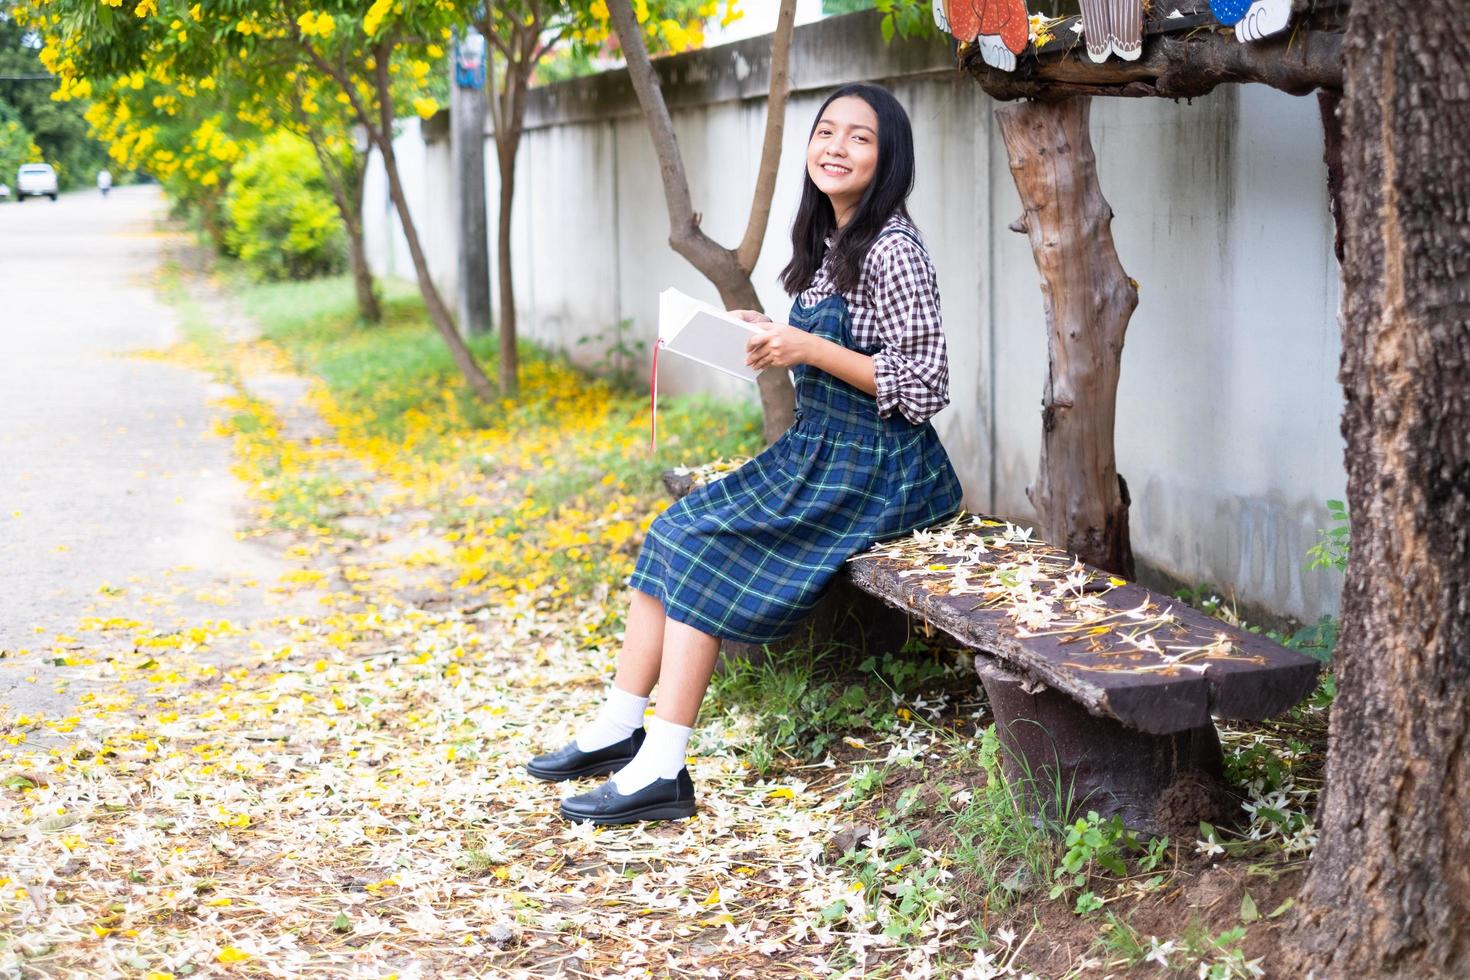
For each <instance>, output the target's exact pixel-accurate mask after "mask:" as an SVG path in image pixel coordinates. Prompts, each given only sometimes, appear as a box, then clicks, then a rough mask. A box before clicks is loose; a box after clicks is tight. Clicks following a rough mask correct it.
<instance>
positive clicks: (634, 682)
mask: <svg viewBox="0 0 1470 980" xmlns="http://www.w3.org/2000/svg"><path fill="white" fill-rule="evenodd" d="M632 591H633V599H632V601H631V602H630V603H629V604H628V619H627V627H626V628H625V629H624V631H623V649H622V652H620V653H619V654H618V670H617V673H616V674H614V675H613V686H614V687H616V688H619V689H620V690H624V691H627V692H628V693H629V694H636V695H638V696H639V697H645V698H646V697H648V693H649V692H650V691H652V690H653V685H654V684H656V683H657V682H658V675H659V663H660V661H661V660H662V658H663V649H664V623H665V621H666V620H667V617H666V616H665V615H664V607H663V604H662V603H660V602H659V601H658V600H657V599H655V598H654V597H653V596H651V595H649V594H648V593H647V592H641V591H639V590H638V589H633V590H632Z"/></svg>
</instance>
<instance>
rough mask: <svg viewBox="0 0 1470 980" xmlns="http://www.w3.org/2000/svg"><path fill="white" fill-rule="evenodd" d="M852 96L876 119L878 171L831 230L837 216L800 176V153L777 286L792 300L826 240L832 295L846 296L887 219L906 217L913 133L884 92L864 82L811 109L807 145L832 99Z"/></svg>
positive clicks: (911, 178) (817, 262)
mask: <svg viewBox="0 0 1470 980" xmlns="http://www.w3.org/2000/svg"><path fill="white" fill-rule="evenodd" d="M850 95H852V96H857V97H858V98H860V99H862V100H863V101H864V102H866V103H867V104H868V105H869V106H871V107H872V109H873V113H874V114H875V115H877V117H878V166H877V168H876V169H875V170H874V172H873V180H872V182H871V183H870V184H868V189H867V190H866V191H864V192H863V196H862V200H860V201H858V205H857V208H856V209H855V210H854V211H853V215H852V218H851V220H849V221H848V223H847V224H846V225H845V226H843V228H842V230H841V231H840V232H838V231H837V215H836V214H835V213H834V212H833V210H832V201H831V199H830V198H828V197H827V195H826V194H824V193H822V192H821V191H820V190H818V189H817V185H816V184H815V183H813V182H812V175H811V174H810V173H807V172H806V155H805V153H803V154H802V184H801V204H800V205H798V207H797V209H796V220H795V221H794V222H792V225H791V262H790V263H789V264H788V265H787V266H786V268H785V269H782V270H781V285H782V286H783V287H785V289H786V292H787V293H788V294H790V295H792V296H794V295H796V294H797V293H800V292H801V291H802V290H804V289H806V288H807V287H808V286H810V285H811V282H812V278H813V277H814V276H815V275H816V274H817V270H818V269H820V268H821V267H822V260H823V259H824V258H825V257H826V254H827V244H826V239H827V238H828V236H835V239H834V241H833V242H832V268H831V277H832V285H833V286H834V287H835V288H836V289H837V291H838V292H843V293H845V292H849V291H851V290H852V289H854V288H855V287H856V286H857V283H858V276H859V274H860V273H861V272H862V268H863V259H864V258H866V257H867V254H868V248H869V247H870V246H871V245H872V244H873V240H874V239H875V238H877V237H878V233H879V232H880V231H882V230H883V226H884V225H885V224H887V223H888V219H889V218H891V217H892V216H893V215H894V214H895V213H898V214H901V215H903V216H904V217H905V218H906V217H908V208H907V206H906V203H905V202H907V200H908V196H909V193H910V192H911V191H912V190H913V189H914V132H913V128H912V127H911V126H910V125H909V116H908V113H906V112H904V110H903V106H902V105H900V104H899V102H898V100H897V99H895V98H894V97H893V94H892V93H891V92H889V91H888V90H887V89H885V88H881V87H879V86H877V85H869V84H866V83H856V84H853V85H844V86H842V87H841V88H839V89H838V90H837V91H835V92H833V93H832V94H831V95H829V96H827V101H826V102H823V103H822V107H821V108H820V109H818V110H817V117H816V119H814V120H812V128H811V132H809V133H807V144H808V145H810V144H811V138H812V134H813V133H815V132H816V131H817V123H819V122H821V120H822V115H823V114H824V113H826V111H827V107H828V106H829V105H831V104H832V103H833V102H834V101H836V100H837V99H841V98H844V97H846V96H850Z"/></svg>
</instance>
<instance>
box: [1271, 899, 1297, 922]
mask: <svg viewBox="0 0 1470 980" xmlns="http://www.w3.org/2000/svg"><path fill="white" fill-rule="evenodd" d="M1295 904H1296V899H1294V898H1288V899H1287V900H1286V901H1284V902H1282V903H1281V904H1280V905H1278V906H1276V908H1275V909H1273V910H1272V911H1270V912H1267V913H1266V918H1268V919H1275V918H1278V917H1280V916H1281V915H1282V914H1284V913H1285V912H1286V910H1287V909H1289V908H1291V907H1292V906H1293V905H1295Z"/></svg>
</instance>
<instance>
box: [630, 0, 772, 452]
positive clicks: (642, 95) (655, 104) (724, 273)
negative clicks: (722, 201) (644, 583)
mask: <svg viewBox="0 0 1470 980" xmlns="http://www.w3.org/2000/svg"><path fill="white" fill-rule="evenodd" d="M607 8H608V13H609V15H610V18H611V20H612V24H613V30H614V31H615V32H616V33H617V36H618V40H619V41H620V42H621V44H622V47H623V57H624V59H625V60H626V61H627V63H628V79H629V80H630V81H631V82H632V84H633V91H634V93H636V94H637V96H638V104H639V105H640V106H641V107H642V108H643V117H644V119H645V120H646V121H647V123H648V130H649V133H650V134H651V135H652V137H653V147H654V152H655V153H656V154H657V155H658V163H659V175H660V177H661V179H662V182H663V188H664V202H665V205H666V206H667V208H668V212H669V245H670V246H671V247H672V248H673V249H674V251H675V252H678V253H679V254H680V255H682V256H683V257H684V258H685V259H687V260H688V261H689V264H690V265H692V266H694V267H695V268H696V269H698V270H699V271H700V273H701V274H702V275H704V277H705V278H707V279H708V280H709V281H710V282H711V283H713V284H714V286H715V288H716V289H718V290H719V292H720V301H721V302H723V303H724V304H725V306H726V307H728V308H731V309H753V310H759V309H760V308H761V303H760V298H759V297H758V296H757V295H756V292H755V287H754V286H753V285H752V284H751V282H750V270H749V269H746V268H744V267H742V265H741V263H740V257H739V255H738V254H737V253H736V251H735V250H734V249H729V248H725V247H724V246H722V245H720V243H719V242H716V241H715V240H714V239H712V238H710V237H709V236H708V235H706V234H705V233H704V231H703V230H702V229H701V228H700V227H699V215H698V214H696V213H695V211H694V204H693V202H692V200H691V199H690V196H689V178H688V175H687V174H686V173H685V170H684V160H683V157H682V156H681V155H680V153H679V140H678V137H677V136H676V135H675V133H674V123H673V120H672V119H671V118H670V116H669V107H668V104H667V103H666V102H665V101H664V94H663V90H662V89H661V88H660V87H659V83H658V78H657V76H656V75H655V74H654V71H653V62H652V60H651V59H650V58H649V56H648V47H647V45H645V44H644V41H643V32H642V30H641V29H640V28H639V26H638V20H637V18H636V17H635V16H634V15H633V7H632V4H631V3H630V0H608V4H607ZM773 70H774V67H773ZM753 265H754V262H752V266H753ZM756 384H757V386H758V387H759V388H760V394H761V410H762V414H763V416H764V419H765V423H764V425H763V427H762V428H763V432H762V434H763V435H764V437H765V440H766V442H768V443H771V442H775V441H776V439H777V438H779V437H780V435H781V433H783V432H785V431H786V430H787V429H789V428H790V427H791V425H792V423H793V422H794V421H795V418H796V392H795V389H794V388H792V385H791V376H790V375H789V374H788V373H787V371H786V370H785V369H784V368H780V369H778V368H770V369H767V370H765V371H762V372H761V373H760V375H759V376H758V377H757V379H756Z"/></svg>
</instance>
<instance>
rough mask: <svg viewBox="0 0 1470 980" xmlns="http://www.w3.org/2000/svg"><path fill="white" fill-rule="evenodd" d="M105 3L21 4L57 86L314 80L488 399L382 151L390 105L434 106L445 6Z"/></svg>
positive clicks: (442, 328)
mask: <svg viewBox="0 0 1470 980" xmlns="http://www.w3.org/2000/svg"><path fill="white" fill-rule="evenodd" d="M114 3H116V4H117V6H118V8H121V4H122V0H103V2H102V3H97V2H95V0H31V5H32V8H31V9H32V11H33V14H32V18H33V20H34V22H35V23H36V24H37V25H40V26H44V28H45V33H46V35H47V38H48V47H52V48H53V50H54V56H53V58H52V59H51V64H50V65H49V66H48V67H50V68H51V70H52V71H53V72H54V73H56V74H57V75H58V76H59V77H60V80H61V87H62V89H63V90H66V89H67V88H68V86H83V87H89V86H90V82H89V81H88V79H89V78H92V77H100V78H112V77H117V76H120V75H124V74H127V73H129V72H132V71H136V70H147V71H149V72H155V71H157V72H164V73H167V74H169V75H177V76H183V77H188V78H205V77H214V76H215V75H217V74H220V73H222V72H223V73H226V74H233V75H241V74H246V71H245V69H246V68H247V66H249V65H252V64H255V65H259V64H260V63H262V61H263V62H265V63H268V64H278V63H279V62H280V61H281V60H282V59H284V60H286V61H289V62H290V63H291V64H294V65H298V66H300V70H303V71H310V72H312V73H314V74H316V75H317V76H318V77H319V78H320V79H321V82H322V89H321V90H322V92H323V94H324V95H325V94H328V93H329V94H330V97H331V98H332V99H333V100H335V101H337V102H338V103H339V104H341V105H343V106H344V107H346V109H347V111H348V113H349V116H348V117H349V118H350V119H351V120H352V122H353V123H354V125H357V126H361V127H362V131H363V132H364V133H365V134H366V136H367V138H368V140H369V141H370V143H371V145H372V146H374V147H376V148H377V150H378V153H379V154H380V156H381V158H382V160H383V168H384V171H385V173H386V175H387V179H388V191H389V196H390V198H391V199H392V202H393V206H394V209H395V211H396V212H397V215H398V219H399V224H400V226H401V228H402V230H403V234H404V238H405V239H406V240H407V243H408V249H409V254H410V256H411V257H412V259H413V265H414V272H415V275H416V277H417V280H418V286H419V291H420V293H421V294H422V296H423V299H424V306H425V309H426V311H427V313H428V316H429V320H430V322H431V323H432V324H433V325H434V328H435V329H436V330H437V331H438V333H439V335H440V336H441V337H442V338H443V340H444V343H445V345H446V346H447V347H448V348H449V351H450V355H451V357H452V358H453V359H454V362H455V365H456V367H458V368H459V370H460V372H461V373H462V374H463V375H464V377H465V379H466V380H467V381H468V383H469V385H470V388H471V390H473V391H474V393H475V394H476V396H478V397H479V398H481V399H484V400H489V399H491V398H493V397H494V395H495V393H496V391H495V387H494V385H492V384H491V382H490V380H489V379H488V378H487V377H486V376H485V373H484V371H483V370H481V368H480V365H479V364H478V362H477V361H476V360H475V358H474V356H473V355H472V354H471V353H470V350H469V348H468V347H467V346H466V345H465V342H464V340H463V339H462V338H461V337H460V336H459V333H458V331H457V330H456V327H455V323H454V318H453V316H452V315H451V313H450V311H449V308H448V307H447V306H446V305H445V303H444V300H443V297H442V296H441V295H440V293H439V290H438V287H437V286H436V285H435V284H434V281H433V279H432V278H431V277H430V275H429V267H428V259H427V256H426V255H425V253H424V249H423V245H422V243H421V242H420V239H419V235H418V230H417V227H416V225H415V223H414V220H413V215H412V213H411V212H410V209H409V206H408V198H407V195H406V193H405V191H404V187H403V180H402V175H401V173H400V171H399V167H398V159H397V155H396V154H395V152H394V149H393V137H394V134H395V120H396V119H397V118H398V112H399V106H400V105H403V104H411V105H412V106H413V109H414V111H416V112H417V113H418V114H419V115H421V116H424V117H427V116H429V115H432V114H433V113H434V112H435V111H436V110H437V109H438V104H437V103H436V102H435V101H434V100H433V99H431V98H429V97H427V96H426V95H424V94H421V92H422V87H423V86H424V85H426V84H427V82H428V79H429V76H430V74H431V63H432V62H435V61H437V60H438V59H439V58H441V57H442V55H443V49H442V47H441V45H442V44H443V42H444V41H445V40H446V39H447V37H448V34H449V27H450V24H451V23H453V22H454V21H455V20H456V19H458V15H457V13H456V11H455V9H454V7H453V5H452V4H449V3H440V2H426V0H374V2H373V3H372V5H371V6H369V7H368V9H367V11H366V12H365V13H364V12H363V9H362V6H361V5H360V4H356V3H348V2H345V0H335V2H324V3H313V4H306V3H302V2H296V0H286V2H284V3H268V2H265V0H218V2H215V3H211V4H209V5H208V7H207V8H206V7H205V5H203V4H195V5H193V6H192V7H188V8H187V9H183V8H181V7H178V6H175V5H168V6H166V7H163V8H160V7H159V5H158V4H157V2H156V0H139V2H138V3H137V5H136V6H135V7H134V9H133V12H132V15H125V14H124V12H122V11H121V10H120V9H118V10H115V8H114V6H112V4H114ZM436 51H437V52H438V53H437V55H436V54H435V52H436ZM78 94H86V93H85V92H81V93H78Z"/></svg>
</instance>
